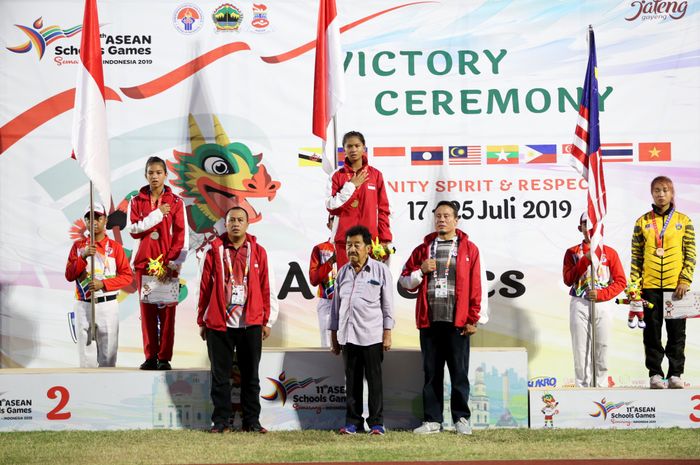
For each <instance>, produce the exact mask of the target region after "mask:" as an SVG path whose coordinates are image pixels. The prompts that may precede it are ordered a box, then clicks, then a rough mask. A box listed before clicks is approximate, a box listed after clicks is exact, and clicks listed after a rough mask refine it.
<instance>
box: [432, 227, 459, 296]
mask: <svg viewBox="0 0 700 465" xmlns="http://www.w3.org/2000/svg"><path fill="white" fill-rule="evenodd" d="M437 245H438V241H437V239H435V240H434V241H433V246H432V248H431V251H430V258H434V259H437ZM456 249H457V236H455V237H453V238H452V245H451V246H450V253H449V254H448V255H447V263H446V264H445V277H444V281H442V282H441V284H443V285H444V286H445V287H447V277H448V275H449V274H450V263H451V262H452V255H454V253H455V250H456ZM433 279H434V280H435V286H436V287H437V286H438V283H439V282H440V281H438V272H437V265H436V266H435V269H434V270H433Z"/></svg>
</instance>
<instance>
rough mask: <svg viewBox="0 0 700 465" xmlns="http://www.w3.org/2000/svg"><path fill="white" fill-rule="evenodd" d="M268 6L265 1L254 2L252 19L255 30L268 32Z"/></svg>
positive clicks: (253, 29)
mask: <svg viewBox="0 0 700 465" xmlns="http://www.w3.org/2000/svg"><path fill="white" fill-rule="evenodd" d="M268 13H269V12H268V6H267V5H265V4H263V3H253V19H252V20H251V21H250V26H251V30H252V31H253V32H267V31H269V30H270V19H269V18H268V17H267V15H268Z"/></svg>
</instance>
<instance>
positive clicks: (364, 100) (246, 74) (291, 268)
mask: <svg viewBox="0 0 700 465" xmlns="http://www.w3.org/2000/svg"><path fill="white" fill-rule="evenodd" d="M336 4H337V10H338V11H337V20H338V21H339V26H340V32H341V34H340V35H341V45H342V52H343V58H344V61H343V65H344V69H345V83H346V94H347V95H346V99H345V103H344V105H343V106H342V108H341V109H340V110H339V112H338V115H337V122H338V132H339V134H340V135H342V134H343V133H345V132H347V131H350V130H357V131H360V132H362V133H363V134H364V136H365V137H366V145H367V153H368V158H369V163H370V164H371V165H372V166H374V167H376V168H377V169H379V170H380V171H382V173H383V175H384V182H385V187H386V190H387V193H388V197H389V203H390V207H391V218H390V221H391V229H392V233H393V236H394V242H393V246H394V247H395V248H396V252H395V253H394V254H393V255H391V257H390V258H389V264H390V268H391V271H392V274H393V276H394V280H396V278H397V277H398V276H399V274H400V271H401V267H402V265H403V264H404V262H405V261H406V260H407V258H408V256H409V254H410V253H411V251H412V250H413V248H414V247H416V246H417V245H418V244H419V243H420V242H421V240H422V237H423V236H424V235H425V234H427V233H429V232H430V231H432V230H433V228H434V225H433V220H432V210H433V208H434V207H435V205H436V203H437V202H438V201H440V200H450V201H453V202H455V203H456V204H457V205H458V206H459V216H460V218H459V225H458V226H459V227H460V228H462V229H463V230H464V231H466V232H467V233H468V234H469V236H470V238H471V240H472V241H473V242H474V243H475V244H476V245H477V246H478V247H479V249H480V252H481V256H482V259H483V262H484V264H485V267H486V280H487V282H486V286H487V287H488V289H487V291H488V296H489V297H488V304H489V308H490V321H489V323H488V324H487V325H484V326H480V327H479V331H478V333H477V334H476V335H475V336H473V337H472V344H473V345H474V346H484V347H504V346H505V347H526V348H527V350H528V354H529V373H530V376H531V377H532V378H533V379H534V378H546V379H554V380H556V384H558V385H567V384H571V383H573V358H572V356H571V342H570V333H569V296H568V289H567V288H566V286H565V285H564V284H563V281H562V260H563V256H564V251H565V250H566V249H567V248H568V247H571V246H573V245H575V244H580V243H581V239H582V237H581V235H580V233H579V232H578V230H577V226H578V219H579V216H580V214H581V212H582V211H583V210H584V209H585V207H586V192H587V185H586V184H585V181H583V180H582V179H580V177H579V176H578V174H577V173H576V172H575V171H574V170H573V169H572V168H571V167H570V166H569V164H568V162H567V158H568V157H569V156H570V150H571V146H570V143H571V127H572V124H573V121H575V119H576V115H577V111H578V98H579V95H580V94H581V76H582V75H583V73H584V71H585V67H586V62H587V51H588V47H587V44H586V37H587V30H588V25H589V24H592V25H593V26H594V27H595V30H596V36H597V41H596V42H597V43H596V46H597V55H598V73H599V74H598V81H599V86H600V87H599V93H600V97H599V107H600V120H601V126H602V128H603V132H602V133H601V142H602V157H603V159H604V162H605V163H606V166H605V173H606V178H607V183H606V184H607V196H608V197H607V201H608V215H607V217H606V219H605V223H606V224H605V244H606V245H607V246H610V247H613V248H615V249H616V250H617V252H618V253H619V255H620V258H621V260H622V263H623V266H624V267H625V270H626V271H627V272H629V262H630V238H631V236H632V228H633V225H634V222H635V220H636V218H638V217H639V216H640V215H642V214H643V213H645V212H646V211H648V210H649V209H650V204H651V202H652V199H651V195H650V186H649V185H650V182H651V180H652V179H653V178H654V177H655V176H657V175H660V174H663V175H666V176H669V177H670V178H671V179H673V181H674V185H675V204H676V208H677V211H679V212H682V213H684V214H686V215H688V216H689V217H690V218H691V220H692V221H694V222H695V223H696V224H698V222H700V204H698V202H697V200H696V198H697V196H698V188H697V177H698V176H697V172H698V168H700V161H698V159H697V157H696V156H695V155H694V154H695V153H696V151H697V150H696V148H697V147H698V146H700V133H699V132H698V131H697V127H698V125H699V124H700V121H699V120H698V112H697V108H698V107H699V106H700V101H698V98H699V97H698V95H700V92H698V90H699V89H700V78H699V76H700V64H699V63H698V62H697V60H696V59H695V58H693V57H694V55H693V53H694V51H695V47H696V45H694V44H697V43H699V42H700V11H698V10H696V9H692V8H689V7H688V4H687V2H666V3H663V2H659V3H658V4H656V3H655V4H654V6H653V9H654V11H646V10H648V9H649V8H644V9H643V8H642V7H641V6H639V5H640V2H636V1H632V0H623V1H622V2H614V3H612V2H610V5H607V6H606V5H605V2H603V3H590V2H569V3H567V4H562V5H560V7H558V8H557V9H554V10H553V9H552V8H551V2H549V1H547V0H534V1H530V2H515V1H506V2H499V3H497V4H496V3H493V2H488V1H486V0H480V1H474V2H463V1H458V0H443V1H440V2H428V1H417V2H408V1H390V2H382V3H377V2H371V1H368V0H353V1H350V0H337V1H336ZM99 7H100V19H101V20H102V21H103V23H102V24H101V25H100V30H101V42H102V53H103V66H104V81H105V95H104V98H105V101H106V105H107V127H108V136H109V153H110V160H109V162H110V169H111V173H110V179H111V192H112V201H113V205H114V208H115V209H116V211H117V212H121V214H122V215H125V214H126V210H127V204H128V199H129V198H131V196H133V195H134V194H135V192H136V191H137V190H138V189H139V188H140V187H141V186H143V185H145V184H146V180H145V179H144V164H145V161H146V159H147V158H148V157H150V156H159V157H161V158H163V159H164V160H166V162H167V164H168V179H167V184H168V185H169V186H170V187H171V188H172V189H173V191H174V192H175V193H176V194H178V195H180V196H181V197H183V199H184V200H185V203H186V207H187V217H188V223H189V228H190V247H191V250H190V254H189V257H188V259H187V261H186V262H185V265H184V267H183V269H182V271H181V273H180V276H179V278H180V282H179V284H180V289H179V294H178V299H179V300H180V304H179V306H178V310H177V318H176V326H177V328H176V331H175V333H176V341H175V355H174V358H173V366H175V367H178V366H206V364H207V363H208V361H207V353H206V347H205V345H204V344H203V343H202V341H201V339H200V338H199V333H198V330H197V326H196V321H195V314H196V308H195V306H196V301H197V296H198V286H199V265H198V260H197V256H198V254H200V255H201V250H202V249H203V247H205V246H206V244H207V243H208V242H209V241H211V240H212V238H213V237H214V236H215V235H217V234H219V233H220V232H223V221H222V217H223V216H224V215H225V213H226V211H227V210H228V209H229V208H230V207H231V206H234V205H240V206H242V207H243V208H245V209H246V211H247V212H248V215H249V218H250V228H249V232H250V233H251V234H253V235H255V236H256V237H257V240H258V242H259V243H260V244H261V245H262V246H264V247H265V248H266V250H267V252H268V256H269V261H270V267H271V269H272V270H273V274H274V278H275V283H274V291H275V294H276V296H277V298H278V301H279V305H280V317H279V320H278V322H277V324H276V326H275V327H274V328H273V330H272V335H271V336H270V338H269V339H268V340H266V342H265V344H266V345H267V346H273V347H281V348H291V347H294V348H297V347H306V346H310V345H311V346H313V345H315V344H316V341H319V340H320V338H319V328H318V319H317V317H316V300H315V299H316V296H315V295H316V292H315V289H313V287H312V286H311V285H310V283H309V278H308V264H309V255H310V253H311V250H312V248H313V246H314V245H316V244H318V243H321V242H324V241H326V240H327V239H328V237H329V235H330V232H329V231H328V229H327V228H326V219H327V211H326V210H325V207H324V200H325V196H326V181H327V176H326V175H325V174H324V172H323V170H322V168H321V163H320V161H321V155H320V154H321V151H320V147H321V140H320V139H318V138H317V137H316V136H314V135H313V134H312V132H311V121H312V117H311V116H312V103H313V98H312V94H313V85H312V84H313V75H314V74H313V73H314V59H315V50H314V47H315V45H314V44H315V38H316V32H317V17H318V1H317V0H301V1H298V2H266V1H264V0H263V1H262V2H257V1H256V2H252V1H245V2H237V1H233V2H226V3H224V2H211V1H207V2H201V1H186V2H182V3H178V2H171V1H165V0H154V1H150V2H141V1H136V0H119V1H117V0H101V1H100V5H99ZM612 7H614V8H612ZM650 8H651V7H650ZM82 11H83V2H82V1H80V0H67V1H65V2H61V3H60V4H59V3H56V2H51V1H49V0H43V1H42V0H38V1H35V2H31V5H29V4H27V3H23V2H10V3H8V4H5V5H3V15H2V18H1V19H0V36H1V37H2V44H3V47H2V50H0V77H1V78H2V82H3V83H4V85H3V86H2V88H0V94H1V98H0V286H1V287H0V342H1V343H0V366H3V367H57V366H66V365H74V364H77V356H76V353H75V352H76V349H75V343H74V342H73V339H72V338H71V333H70V328H69V325H68V324H66V317H65V315H66V312H68V311H70V310H71V308H72V305H73V293H72V290H73V285H71V283H67V282H66V281H65V278H64V269H65V262H66V258H67V255H68V251H69V249H70V246H71V243H72V241H73V240H74V239H72V238H71V233H72V234H73V237H76V235H77V236H79V235H80V234H82V233H83V232H84V227H83V226H84V224H83V223H81V222H82V213H83V209H84V208H85V205H86V204H87V203H88V200H87V199H88V184H87V178H86V177H85V176H84V174H83V173H82V171H81V170H80V167H79V166H78V164H77V163H76V161H75V160H72V159H71V158H70V154H71V144H70V135H71V124H72V118H73V89H74V88H75V76H76V72H77V67H78V66H79V61H80V60H79V48H80V36H81V27H82V26H81V21H82ZM513 25H518V27H516V28H514V26H513ZM516 29H517V34H516V33H514V31H515V30H516ZM212 148H215V151H216V153H217V156H216V157H214V156H212V152H211V151H209V149H212ZM242 154H243V155H242ZM343 157H344V154H343V152H340V153H339V158H340V159H341V161H342V159H343ZM679 226H681V225H679V224H676V222H675V221H674V220H673V219H672V220H671V222H670V224H669V225H668V228H671V229H673V228H677V227H679ZM681 227H682V226H681ZM109 234H110V236H111V237H113V238H115V240H117V241H118V242H120V243H121V244H122V245H123V246H124V248H125V249H126V250H127V251H128V252H129V253H131V251H132V250H133V248H134V247H135V246H136V245H135V242H134V240H132V238H131V236H130V235H129V234H128V232H127V231H125V230H119V229H113V230H112V231H110V233H109ZM691 289H692V290H694V289H695V285H693V286H692V288H691ZM395 292H396V295H395V314H396V327H395V329H394V332H393V341H394V345H395V346H399V347H411V348H415V347H418V333H417V330H416V329H415V322H414V303H415V301H414V300H413V298H414V296H413V295H411V294H408V293H405V292H403V291H401V292H400V291H399V290H398V289H396V291H395ZM137 293H138V286H136V285H132V286H130V287H129V288H128V289H127V290H125V291H122V292H121V293H120V295H119V305H120V319H121V321H120V324H121V328H120V333H119V335H120V341H119V342H120V353H119V365H121V366H138V364H139V363H141V361H142V355H141V344H142V338H141V330H140V321H139V305H138V298H137ZM37 308H41V309H42V312H41V313H40V314H37V312H36V309H37ZM626 318H627V312H626V310H623V309H622V307H621V308H620V311H619V312H618V313H615V314H614V316H613V321H612V323H611V324H612V331H611V336H610V347H609V357H608V364H609V371H610V376H611V379H610V381H611V382H612V384H615V385H617V386H620V385H634V384H635V383H637V382H640V381H641V380H645V379H647V371H646V369H645V368H644V363H643V361H644V351H643V346H642V342H641V333H640V331H639V330H630V329H628V328H627V324H626ZM696 321H697V320H688V325H687V334H688V337H687V342H686V358H687V360H695V359H698V358H700V337H699V336H700V325H698V324H696ZM416 369H419V367H416ZM684 378H686V379H688V380H693V381H694V382H695V384H698V383H700V366H697V364H695V365H694V364H691V363H688V364H687V365H686V371H685V373H684Z"/></svg>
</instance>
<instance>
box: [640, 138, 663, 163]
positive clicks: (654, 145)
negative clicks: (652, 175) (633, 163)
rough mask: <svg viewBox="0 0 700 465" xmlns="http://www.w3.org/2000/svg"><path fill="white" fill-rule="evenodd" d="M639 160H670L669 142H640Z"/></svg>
mask: <svg viewBox="0 0 700 465" xmlns="http://www.w3.org/2000/svg"><path fill="white" fill-rule="evenodd" d="M639 161H671V143H670V142H640V143H639Z"/></svg>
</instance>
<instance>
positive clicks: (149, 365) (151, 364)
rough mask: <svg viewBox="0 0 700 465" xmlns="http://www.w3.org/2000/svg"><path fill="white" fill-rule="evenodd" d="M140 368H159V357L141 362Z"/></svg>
mask: <svg viewBox="0 0 700 465" xmlns="http://www.w3.org/2000/svg"><path fill="white" fill-rule="evenodd" d="M139 369H140V370H157V369H158V359H155V358H149V359H148V360H146V361H145V362H143V363H142V364H141V366H140V367H139Z"/></svg>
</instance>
